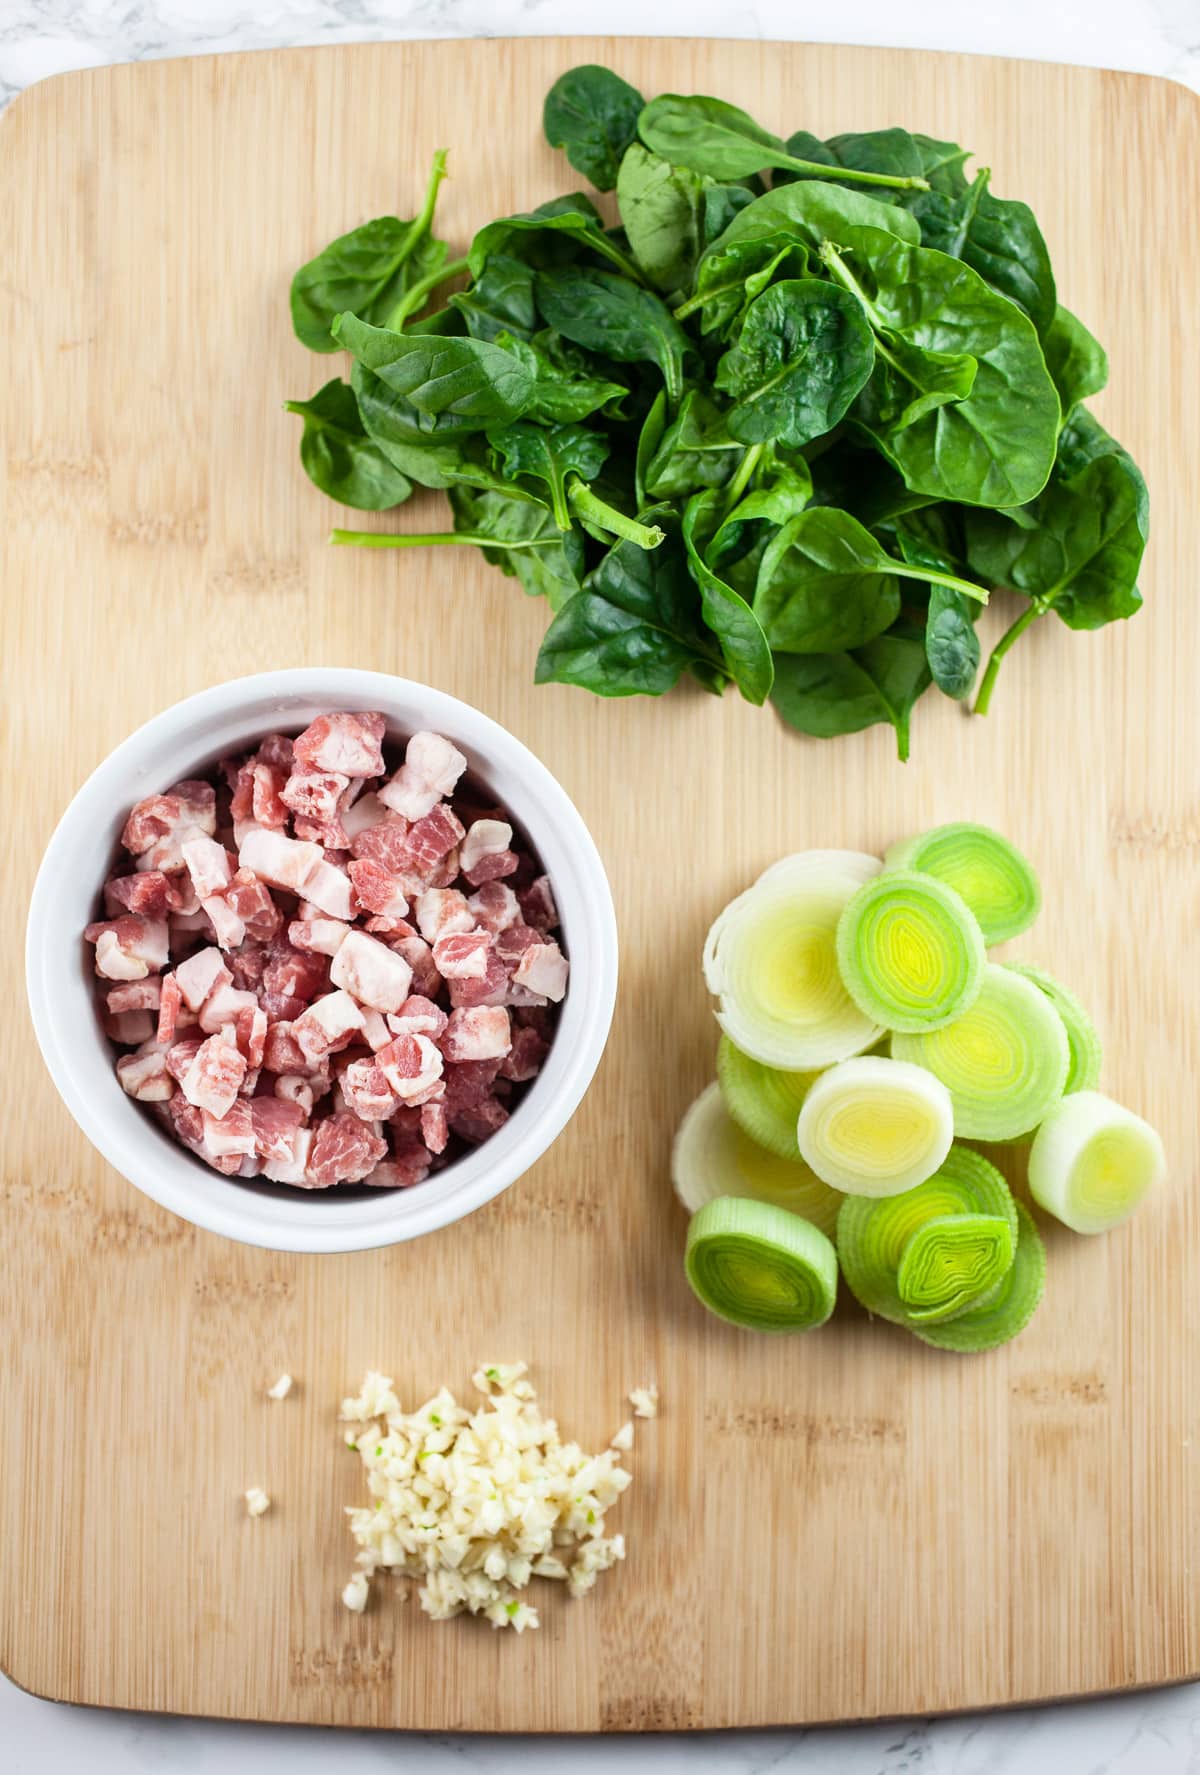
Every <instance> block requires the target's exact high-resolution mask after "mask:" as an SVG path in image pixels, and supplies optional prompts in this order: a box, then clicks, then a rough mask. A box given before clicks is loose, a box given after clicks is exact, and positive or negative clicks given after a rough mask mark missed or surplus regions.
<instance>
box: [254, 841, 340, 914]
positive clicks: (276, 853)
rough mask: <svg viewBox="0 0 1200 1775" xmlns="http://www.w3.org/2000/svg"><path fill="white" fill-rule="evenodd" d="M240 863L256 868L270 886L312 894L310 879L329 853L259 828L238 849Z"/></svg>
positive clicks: (317, 845) (261, 877)
mask: <svg viewBox="0 0 1200 1775" xmlns="http://www.w3.org/2000/svg"><path fill="white" fill-rule="evenodd" d="M238 861H239V863H240V864H241V866H242V868H243V869H252V870H253V871H254V873H255V875H257V876H258V878H259V880H260V881H265V882H266V883H267V885H268V887H276V888H283V889H284V890H285V891H286V892H288V893H292V894H299V893H307V892H308V887H307V883H308V879H309V877H310V876H311V875H312V874H313V873H314V871H315V870H317V869H318V868H320V867H321V866H322V865H323V864H324V862H325V853H324V851H323V850H322V849H321V847H320V845H319V844H307V843H305V842H304V841H303V840H301V839H298V838H288V837H287V836H286V835H285V834H284V833H282V832H272V831H269V830H268V829H267V828H266V827H265V826H255V827H254V829H253V831H250V832H247V833H246V834H245V836H244V837H243V839H242V841H241V843H240V845H239V847H238ZM335 916H336V915H335Z"/></svg>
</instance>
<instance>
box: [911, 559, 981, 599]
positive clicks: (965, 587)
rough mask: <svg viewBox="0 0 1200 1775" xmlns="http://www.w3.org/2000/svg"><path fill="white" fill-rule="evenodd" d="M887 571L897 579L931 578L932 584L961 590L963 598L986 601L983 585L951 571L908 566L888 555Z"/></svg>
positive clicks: (952, 589)
mask: <svg viewBox="0 0 1200 1775" xmlns="http://www.w3.org/2000/svg"><path fill="white" fill-rule="evenodd" d="M888 572H889V573H894V574H895V575H896V577H897V579H924V580H931V581H932V582H933V584H934V585H940V586H949V588H950V590H951V591H952V592H961V593H962V595H963V597H964V598H974V600H975V602H976V603H977V604H986V603H987V601H988V594H987V592H986V591H985V589H984V588H983V586H977V585H975V584H974V583H973V581H971V580H969V579H958V578H957V577H956V576H955V575H954V574H953V573H939V571H938V570H937V568H936V567H910V566H909V565H908V563H907V562H906V561H896V560H893V558H892V557H891V555H889V556H888Z"/></svg>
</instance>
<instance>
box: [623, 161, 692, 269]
mask: <svg viewBox="0 0 1200 1775" xmlns="http://www.w3.org/2000/svg"><path fill="white" fill-rule="evenodd" d="M704 188H705V186H704V180H703V179H702V178H701V176H700V174H699V173H693V172H689V171H688V170H687V168H686V167H679V166H672V165H671V163H670V161H667V160H663V159H661V158H660V156H659V155H657V154H651V152H650V150H649V149H648V148H643V146H642V144H641V143H640V142H633V143H631V144H630V146H629V147H628V148H627V149H626V151H625V158H624V159H623V160H622V162H621V170H620V173H619V175H618V177H617V202H618V204H619V205H620V208H621V220H622V222H623V223H624V225H625V233H626V236H627V238H628V241H629V247H630V251H631V252H632V253H633V256H634V258H635V259H636V260H637V263H638V264H639V265H640V266H641V269H642V271H643V272H644V273H645V276H646V282H647V283H648V284H651V285H653V287H654V288H655V289H656V290H660V291H662V293H663V294H664V295H670V294H671V293H672V291H676V290H684V289H689V288H690V287H691V282H692V278H693V276H694V274H695V270H696V260H697V259H698V258H699V256H700V253H701V251H702V250H703V248H704V245H705V241H704V240H703V238H702V235H703V228H704V222H703V211H704V202H703V200H704Z"/></svg>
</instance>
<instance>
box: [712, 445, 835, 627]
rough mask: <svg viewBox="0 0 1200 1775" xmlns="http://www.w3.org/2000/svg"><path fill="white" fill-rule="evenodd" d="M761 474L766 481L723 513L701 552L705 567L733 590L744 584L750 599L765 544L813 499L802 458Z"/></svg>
mask: <svg viewBox="0 0 1200 1775" xmlns="http://www.w3.org/2000/svg"><path fill="white" fill-rule="evenodd" d="M762 473H763V476H764V477H767V476H769V478H764V479H763V480H762V484H761V485H759V486H757V487H755V488H753V489H752V490H751V492H749V493H745V494H743V496H742V497H741V499H739V500H738V502H737V504H736V505H735V506H734V507H733V508H732V510H730V511H728V512H726V513H725V514H724V516H723V517H722V519H721V522H720V523H719V525H718V527H717V529H716V530H715V532H714V533H713V537H712V540H711V541H710V542H709V543H708V544H707V546H706V547H705V550H704V558H705V561H706V562H707V563H708V565H709V566H710V567H713V568H715V569H717V570H718V571H719V572H720V573H721V574H722V575H723V576H724V577H726V578H727V579H729V580H730V583H731V584H735V582H736V584H735V589H736V590H738V591H742V587H743V583H744V584H745V586H746V590H748V591H749V593H750V596H751V597H753V595H754V587H755V584H756V582H757V579H758V564H759V561H760V560H761V556H762V552H763V550H764V549H765V548H766V545H767V543H768V542H769V541H770V540H771V537H772V536H773V535H774V533H775V532H776V531H777V530H779V529H782V527H783V525H784V524H786V523H787V522H788V521H789V519H791V518H795V517H798V516H799V514H800V513H801V512H802V511H803V510H804V509H805V507H806V506H807V504H808V501H809V499H810V498H811V496H812V477H811V476H810V475H809V473H808V465H807V463H806V462H805V461H804V458H803V457H799V458H798V459H797V461H796V464H795V465H794V466H793V465H792V464H788V463H781V462H774V461H768V462H767V463H766V466H765V468H764V469H763V471H762ZM750 556H754V562H753V572H752V573H750V572H748V571H745V570H744V564H747V565H748V563H747V557H750ZM743 595H745V594H744V593H743Z"/></svg>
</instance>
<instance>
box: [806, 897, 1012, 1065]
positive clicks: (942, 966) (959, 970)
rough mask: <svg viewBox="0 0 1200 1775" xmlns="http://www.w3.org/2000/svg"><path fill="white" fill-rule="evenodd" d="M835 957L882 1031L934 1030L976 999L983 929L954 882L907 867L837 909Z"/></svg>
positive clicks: (857, 1001) (850, 989)
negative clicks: (952, 885) (840, 911)
mask: <svg viewBox="0 0 1200 1775" xmlns="http://www.w3.org/2000/svg"><path fill="white" fill-rule="evenodd" d="M837 959H838V966H839V968H840V969H841V973H842V979H843V980H844V981H845V983H846V990H847V992H849V994H850V997H851V998H852V999H853V1000H854V1002H855V1004H856V1005H857V1006H858V1008H859V1010H860V1011H861V1012H862V1013H863V1015H864V1016H865V1017H871V1018H873V1019H874V1020H875V1022H876V1023H881V1024H882V1025H883V1026H884V1028H885V1029H892V1030H897V1029H898V1030H902V1031H906V1032H911V1033H913V1034H916V1033H918V1032H920V1031H923V1030H929V1029H938V1028H940V1027H941V1026H942V1024H944V1023H949V1022H951V1021H952V1020H953V1019H954V1018H955V1017H960V1016H961V1015H962V1014H963V1012H964V1011H967V1010H969V1009H970V1008H971V1006H972V1004H974V1002H975V999H976V998H977V996H978V994H979V988H980V984H981V982H982V979H983V969H984V964H985V962H986V960H987V956H986V952H985V949H984V943H983V933H982V931H981V930H980V928H979V925H978V924H977V923H976V921H975V917H974V915H973V914H972V912H971V911H970V909H969V907H968V906H967V904H966V902H965V901H964V900H963V899H962V898H961V897H960V896H959V895H958V894H956V893H955V891H954V889H953V888H949V887H946V886H944V885H943V883H941V882H940V881H935V880H934V878H933V877H932V876H929V875H920V874H918V873H917V872H916V870H912V869H893V870H890V871H889V872H888V873H887V874H884V875H880V876H877V877H876V878H875V879H874V880H873V881H869V882H867V884H866V885H865V886H864V887H861V888H860V889H859V890H858V892H857V893H856V894H855V895H854V898H853V899H852V900H851V901H850V903H849V905H848V906H847V907H846V910H845V912H844V913H843V914H842V917H841V921H840V923H839V924H838V931H837Z"/></svg>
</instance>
